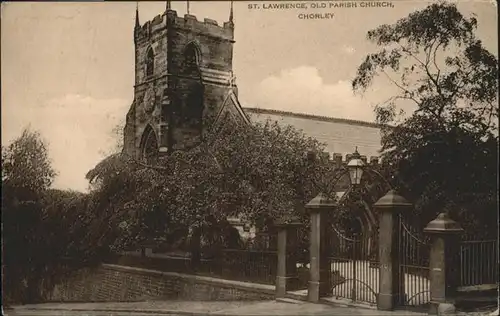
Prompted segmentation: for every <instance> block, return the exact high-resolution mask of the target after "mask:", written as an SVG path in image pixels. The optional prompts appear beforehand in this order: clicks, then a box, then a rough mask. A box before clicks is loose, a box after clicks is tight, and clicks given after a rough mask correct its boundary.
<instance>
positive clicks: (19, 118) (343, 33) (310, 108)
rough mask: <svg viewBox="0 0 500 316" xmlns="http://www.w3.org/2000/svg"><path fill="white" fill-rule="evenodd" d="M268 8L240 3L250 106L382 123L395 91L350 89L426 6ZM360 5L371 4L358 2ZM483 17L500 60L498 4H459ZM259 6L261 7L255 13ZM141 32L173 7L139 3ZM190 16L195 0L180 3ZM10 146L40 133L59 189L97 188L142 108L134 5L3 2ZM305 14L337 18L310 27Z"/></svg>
mask: <svg viewBox="0 0 500 316" xmlns="http://www.w3.org/2000/svg"><path fill="white" fill-rule="evenodd" d="M303 2H304V3H306V4H307V5H308V6H309V9H307V10H297V9H274V10H271V9H263V8H262V7H263V5H264V3H266V4H269V3H277V2H269V1H267V2H262V1H260V2H259V1H255V2H248V1H241V2H240V1H237V2H235V3H234V20H235V41H236V43H235V46H234V57H233V70H234V73H235V76H236V78H237V79H236V81H237V84H238V90H239V99H240V102H241V103H242V105H243V106H247V107H260V108H267V109H276V110H283V111H291V112H298V113H309V114H317V115H322V116H332V117H340V118H350V119H358V120H364V121H373V120H374V115H373V105H374V104H376V103H378V102H380V101H382V100H384V99H387V98H388V97H389V96H391V94H393V93H394V87H393V86H391V85H389V84H387V83H383V82H382V83H380V84H375V85H374V86H373V88H372V89H370V91H368V92H367V93H366V94H364V95H355V94H354V93H353V92H352V90H351V84H350V81H351V80H352V79H353V78H354V76H355V73H356V69H357V66H358V65H359V64H360V63H361V61H362V60H363V57H364V56H366V54H367V53H369V52H372V51H376V49H377V47H376V46H375V45H374V44H372V43H370V42H368V41H367V39H366V33H367V31H369V30H371V29H373V28H376V27H377V26H379V25H381V24H386V23H389V24H390V23H394V22H396V21H397V20H398V19H400V18H403V17H405V16H407V15H408V14H409V13H411V12H413V11H415V10H418V9H422V8H424V7H425V6H426V5H427V4H428V3H426V2H424V1H421V0H418V1H417V0H414V1H409V0H398V1H392V7H390V8H387V7H386V8H360V7H358V8H337V9H313V8H311V6H312V5H313V3H314V4H321V3H325V5H327V6H328V5H329V3H331V2H332V1H323V2H316V1H303ZM357 2H358V4H359V3H360V2H361V1H357ZM457 3H458V4H457V6H458V8H459V9H460V11H461V12H462V13H463V14H466V15H470V14H472V13H474V14H475V15H476V16H477V19H478V24H479V25H478V30H477V35H478V37H479V38H480V39H481V40H483V43H484V45H485V46H486V48H488V49H489V51H490V52H492V53H493V54H495V55H496V56H498V51H497V46H498V42H497V41H498V39H497V23H498V22H497V14H496V13H497V10H496V7H495V5H494V4H493V3H492V1H489V0H474V1H472V0H470V1H459V2H457ZM249 4H259V5H260V7H261V8H260V9H249V6H248V5H249ZM138 7H139V13H140V21H141V24H142V23H144V22H145V21H147V20H150V19H152V18H153V17H154V16H156V15H158V14H162V13H163V12H164V10H165V2H162V1H157V2H142V1H141V2H139V4H138ZM172 8H173V9H174V10H176V11H177V13H178V15H179V16H182V15H184V14H185V13H186V9H187V4H186V1H173V4H172ZM229 8H230V2H229V1H196V2H195V1H190V2H189V10H190V14H192V15H196V16H197V18H198V20H203V18H205V17H207V18H211V19H214V20H216V21H218V23H219V25H221V24H222V23H223V22H224V21H227V20H228V16H229ZM1 9H2V10H1V44H2V45H1V76H2V77H1V78H2V81H1V88H2V90H1V94H2V95H1V111H2V145H7V144H8V143H9V142H11V141H12V140H13V139H15V138H16V137H18V136H20V134H21V132H22V130H23V129H24V128H25V127H27V126H30V128H32V129H34V130H38V131H40V132H41V134H42V135H43V137H44V139H45V140H46V141H47V143H48V144H49V154H50V158H51V160H52V162H53V166H54V168H55V169H56V170H57V171H58V176H57V178H56V179H55V182H54V187H55V188H59V189H72V190H78V191H86V190H87V188H88V182H87V180H86V179H85V174H86V172H87V171H88V170H90V169H91V168H92V167H94V166H95V165H96V164H97V163H98V162H99V161H100V160H101V159H103V158H104V157H105V156H106V155H107V154H109V153H110V152H112V151H113V150H114V149H115V148H116V144H117V135H116V133H115V132H114V130H115V129H116V126H119V125H120V124H123V122H124V119H125V114H126V112H127V111H128V109H129V107H130V105H131V102H132V99H133V84H134V43H133V27H134V19H135V9H136V3H135V2H106V3H104V2H38V3H35V2H7V3H6V2H2V7H1ZM300 13H322V14H325V13H333V18H329V19H308V20H305V19H300V18H299V17H298V14H300Z"/></svg>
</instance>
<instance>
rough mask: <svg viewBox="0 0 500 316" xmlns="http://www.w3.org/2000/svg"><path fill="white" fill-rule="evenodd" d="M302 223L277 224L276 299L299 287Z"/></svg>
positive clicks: (281, 222)
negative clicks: (298, 267)
mask: <svg viewBox="0 0 500 316" xmlns="http://www.w3.org/2000/svg"><path fill="white" fill-rule="evenodd" d="M300 225H301V224H300V222H299V221H298V220H297V219H295V218H292V219H290V220H288V221H286V220H279V221H277V222H276V223H275V227H276V228H277V229H278V269H277V276H276V298H279V297H285V294H286V292H287V291H293V290H296V289H297V287H298V284H299V283H298V281H299V277H298V273H297V250H298V249H297V237H298V229H299V227H300Z"/></svg>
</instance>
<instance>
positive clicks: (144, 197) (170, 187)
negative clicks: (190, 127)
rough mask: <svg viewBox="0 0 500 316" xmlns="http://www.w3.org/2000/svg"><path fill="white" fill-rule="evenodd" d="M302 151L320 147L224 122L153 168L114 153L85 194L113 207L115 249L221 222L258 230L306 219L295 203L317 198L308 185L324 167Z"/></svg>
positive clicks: (278, 131)
mask: <svg viewBox="0 0 500 316" xmlns="http://www.w3.org/2000/svg"><path fill="white" fill-rule="evenodd" d="M308 151H313V152H316V153H319V152H321V151H322V146H321V145H320V144H319V143H318V142H317V141H315V140H313V139H310V138H307V137H305V136H304V135H303V134H302V133H300V132H298V131H297V130H295V129H293V128H292V127H290V126H289V127H281V126H279V125H278V124H273V123H269V122H268V123H267V124H261V125H251V126H240V125H238V124H235V123H232V122H231V121H227V122H225V123H224V124H223V125H221V126H220V127H219V128H217V129H214V130H212V132H211V133H209V134H208V135H206V136H205V140H204V142H203V143H202V144H200V146H198V147H197V148H194V149H192V150H190V151H178V152H174V153H172V154H171V155H169V156H165V157H162V158H160V159H159V160H158V161H157V163H156V164H154V165H146V164H144V163H143V162H140V161H135V160H133V159H131V158H130V157H127V156H125V155H124V154H117V155H114V156H111V157H109V158H108V159H106V160H104V161H103V162H102V163H100V164H99V165H98V166H97V167H96V168H95V169H94V170H92V171H91V172H89V174H88V177H89V179H91V180H92V181H94V182H95V181H98V182H100V184H99V186H98V189H96V191H95V192H94V193H93V194H97V195H102V197H103V199H102V201H104V197H107V198H108V200H109V203H103V204H101V207H103V209H112V210H113V211H110V212H109V214H110V217H113V218H114V222H113V223H114V227H116V232H117V233H116V236H118V237H119V240H118V242H117V245H119V246H125V245H131V244H134V243H137V242H144V241H145V240H151V239H152V238H154V237H157V236H167V237H168V236H171V235H175V233H176V232H178V231H179V230H184V231H189V230H193V229H195V230H196V229H197V228H203V230H204V231H209V229H208V228H209V227H210V226H212V227H215V230H217V229H218V228H219V227H220V225H226V227H228V226H227V222H226V220H227V218H228V217H239V218H240V219H242V220H243V221H245V222H247V223H249V224H255V225H260V226H261V227H262V228H265V226H266V225H267V224H268V223H270V222H271V221H273V220H275V219H277V218H281V217H283V216H284V217H287V216H290V215H295V216H299V217H302V219H304V222H306V221H305V219H306V218H307V215H306V214H305V213H304V211H303V209H302V208H301V207H300V206H303V205H304V204H305V203H307V202H308V200H309V199H311V198H312V197H313V194H314V193H317V190H318V188H317V187H316V186H314V182H313V181H312V180H313V179H315V178H316V177H318V176H319V175H321V174H324V173H325V172H327V171H326V169H327V168H329V167H330V166H331V164H328V163H326V162H325V161H322V160H317V161H315V162H313V163H310V164H309V165H308V164H307V160H306V159H305V158H306V155H305V154H306V153H307V152H308ZM111 214H114V215H111ZM108 223H109V222H108ZM228 234H229V233H228ZM219 235H221V236H220V239H224V237H227V239H230V238H229V236H224V234H219Z"/></svg>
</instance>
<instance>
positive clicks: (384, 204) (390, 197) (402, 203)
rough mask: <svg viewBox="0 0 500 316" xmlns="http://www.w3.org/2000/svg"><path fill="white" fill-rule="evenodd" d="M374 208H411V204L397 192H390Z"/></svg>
mask: <svg viewBox="0 0 500 316" xmlns="http://www.w3.org/2000/svg"><path fill="white" fill-rule="evenodd" d="M373 206H374V207H376V208H395V207H410V206H411V203H410V202H408V201H407V200H406V199H405V198H404V197H402V196H401V195H399V194H397V193H396V191H395V190H389V192H387V193H386V194H385V195H384V196H383V197H381V198H380V199H379V200H378V201H377V202H375V204H373Z"/></svg>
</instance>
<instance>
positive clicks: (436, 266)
mask: <svg viewBox="0 0 500 316" xmlns="http://www.w3.org/2000/svg"><path fill="white" fill-rule="evenodd" d="M424 232H426V233H428V234H429V235H430V236H431V253H430V263H429V269H430V271H429V273H430V303H431V306H430V310H429V314H432V315H443V314H454V313H455V305H454V304H455V298H456V290H457V286H458V282H457V281H458V279H459V275H458V273H457V272H458V271H459V270H458V268H459V267H458V261H456V260H455V259H456V257H457V256H458V254H459V245H460V244H459V242H460V239H459V238H460V234H461V233H463V229H462V227H460V225H459V224H458V223H457V222H455V221H454V220H452V219H451V218H450V217H449V216H448V214H447V213H441V214H439V215H438V216H437V217H436V219H434V220H433V221H431V222H429V224H427V226H426V227H425V228H424Z"/></svg>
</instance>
